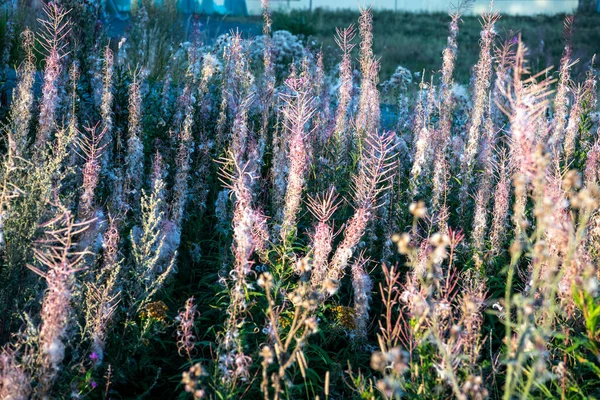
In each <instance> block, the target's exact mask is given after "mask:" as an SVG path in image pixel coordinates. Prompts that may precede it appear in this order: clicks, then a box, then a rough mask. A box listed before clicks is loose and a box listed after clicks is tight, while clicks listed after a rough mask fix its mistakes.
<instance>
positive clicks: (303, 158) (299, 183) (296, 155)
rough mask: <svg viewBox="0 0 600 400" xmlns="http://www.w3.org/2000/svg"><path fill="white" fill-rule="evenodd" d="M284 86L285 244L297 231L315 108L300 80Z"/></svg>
mask: <svg viewBox="0 0 600 400" xmlns="http://www.w3.org/2000/svg"><path fill="white" fill-rule="evenodd" d="M286 86H287V87H288V88H289V89H290V91H291V93H290V94H285V95H282V98H283V101H284V102H285V103H286V107H285V111H284V115H285V122H286V126H285V129H286V130H287V135H288V142H289V173H288V182H287V190H286V193H285V199H284V207H283V220H282V222H281V230H280V232H279V236H280V238H281V240H282V241H283V242H284V243H287V241H288V239H290V236H293V235H294V233H295V232H294V231H295V229H296V218H297V214H298V211H300V205H301V202H302V191H303V190H304V185H305V179H306V178H305V174H306V169H307V161H308V160H307V146H306V140H307V136H308V135H307V133H306V125H307V123H308V121H309V120H310V119H311V117H312V115H313V113H314V108H313V106H312V103H313V98H312V97H311V96H310V94H309V91H308V90H307V88H306V82H305V81H304V79H302V78H295V79H288V80H287V81H286Z"/></svg>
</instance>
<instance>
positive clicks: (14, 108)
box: [8, 29, 36, 157]
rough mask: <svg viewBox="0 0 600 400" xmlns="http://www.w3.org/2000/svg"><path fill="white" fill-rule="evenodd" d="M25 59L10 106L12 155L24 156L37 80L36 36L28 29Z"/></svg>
mask: <svg viewBox="0 0 600 400" xmlns="http://www.w3.org/2000/svg"><path fill="white" fill-rule="evenodd" d="M21 40H22V46H23V50H24V51H25V59H24V60H23V62H22V64H21V66H20V67H19V68H18V70H17V76H18V78H19V81H18V83H17V87H16V88H15V90H14V91H13V99H12V104H11V106H10V121H11V122H10V128H11V129H10V130H9V131H8V133H9V134H8V149H9V150H10V151H11V152H12V155H14V156H16V157H23V156H24V155H25V152H26V150H27V146H28V134H29V128H30V126H31V125H30V124H31V111H32V106H33V100H34V97H33V83H34V81H35V71H36V67H35V62H36V60H35V56H34V54H33V47H34V45H35V38H34V34H33V32H31V31H30V30H29V29H26V30H25V31H23V33H21Z"/></svg>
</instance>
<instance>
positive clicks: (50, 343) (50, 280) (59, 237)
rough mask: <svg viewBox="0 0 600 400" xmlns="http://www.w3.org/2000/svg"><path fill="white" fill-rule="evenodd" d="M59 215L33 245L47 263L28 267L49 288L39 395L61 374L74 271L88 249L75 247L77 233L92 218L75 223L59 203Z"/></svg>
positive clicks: (44, 304) (79, 267)
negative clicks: (79, 249)
mask: <svg viewBox="0 0 600 400" xmlns="http://www.w3.org/2000/svg"><path fill="white" fill-rule="evenodd" d="M60 208H61V210H60V212H59V215H58V216H57V217H56V218H54V219H52V220H50V221H48V222H46V223H44V224H42V226H41V227H42V228H45V229H46V232H45V235H44V237H42V238H41V239H39V240H38V241H37V242H36V244H37V246H36V247H35V248H34V255H35V259H36V260H37V262H38V263H39V264H40V265H42V266H44V267H46V268H47V271H46V272H44V271H42V270H40V269H39V268H37V267H35V266H32V265H28V267H29V268H30V269H31V270H32V271H34V272H35V273H37V274H38V275H40V276H41V277H43V278H44V279H45V280H46V283H47V285H48V290H47V292H46V294H45V296H44V300H43V302H42V310H41V312H40V314H41V317H42V322H41V326H40V327H39V347H40V353H39V355H38V357H39V360H38V363H39V368H38V370H37V378H38V379H39V384H38V386H37V387H36V392H37V395H38V396H39V397H44V396H47V395H49V394H50V390H51V388H52V384H53V382H54V380H55V379H56V377H57V375H58V371H59V369H60V364H61V363H62V361H63V359H64V357H65V343H64V341H65V340H66V338H67V330H68V327H69V321H70V314H71V297H72V296H73V292H74V290H75V274H76V273H77V272H79V271H81V270H82V267H83V265H82V261H83V258H84V256H85V255H86V254H87V252H86V251H74V250H73V249H75V248H76V245H77V242H75V237H76V236H77V235H79V234H80V233H82V232H84V231H85V230H86V229H87V228H88V226H89V224H90V222H91V221H84V222H79V223H75V222H74V219H73V217H72V216H71V213H70V211H68V210H67V209H65V208H63V207H60Z"/></svg>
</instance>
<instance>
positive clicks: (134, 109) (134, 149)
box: [125, 71, 144, 207]
mask: <svg viewBox="0 0 600 400" xmlns="http://www.w3.org/2000/svg"><path fill="white" fill-rule="evenodd" d="M141 85H142V82H141V76H140V73H138V71H135V72H134V74H133V81H132V82H131V84H130V85H129V127H128V129H129V132H128V135H129V137H128V138H127V155H126V156H125V165H126V174H125V178H126V184H127V187H128V190H129V195H130V196H131V198H132V200H133V201H132V203H131V204H133V205H134V207H136V206H135V205H136V204H138V202H139V199H140V196H141V189H142V174H143V172H144V145H143V142H142V137H141V136H142V94H141Z"/></svg>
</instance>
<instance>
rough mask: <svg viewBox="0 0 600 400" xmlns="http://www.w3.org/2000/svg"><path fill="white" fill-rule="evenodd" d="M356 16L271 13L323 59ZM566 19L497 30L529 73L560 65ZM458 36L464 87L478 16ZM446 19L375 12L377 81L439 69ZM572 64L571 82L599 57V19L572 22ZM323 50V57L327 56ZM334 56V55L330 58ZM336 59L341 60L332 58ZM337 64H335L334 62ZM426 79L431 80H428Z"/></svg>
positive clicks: (276, 24)
mask: <svg viewBox="0 0 600 400" xmlns="http://www.w3.org/2000/svg"><path fill="white" fill-rule="evenodd" d="M358 16H359V13H358V12H355V11H328V10H324V9H316V10H315V11H313V12H309V11H292V12H290V13H274V15H273V29H274V30H280V29H282V30H288V31H290V32H292V33H293V34H296V35H304V37H306V38H307V39H309V40H310V41H312V42H315V44H317V45H321V46H322V47H323V50H324V54H326V55H331V54H336V55H337V49H336V46H335V43H334V37H335V28H336V27H344V26H348V25H350V24H352V23H355V21H356V20H357V19H358ZM564 18H565V15H561V14H557V15H539V16H505V15H503V16H502V17H501V18H500V20H499V21H498V23H497V24H496V26H497V30H498V33H499V34H500V37H501V38H510V37H512V36H516V35H518V34H519V33H520V34H521V35H522V37H523V41H524V42H525V43H526V44H527V46H528V47H529V50H530V56H529V60H530V62H531V67H532V70H533V71H539V70H541V69H544V68H546V66H554V67H555V68H553V70H556V67H557V66H558V64H559V61H560V57H561V54H562V51H563V49H564V46H565V41H564V36H563V21H564ZM462 20H463V24H462V25H461V27H460V32H459V35H458V56H457V60H456V75H455V76H456V80H457V81H458V82H461V83H468V81H469V77H470V69H471V68H472V66H473V65H475V64H476V63H477V58H478V54H479V34H480V32H481V25H480V21H479V18H478V17H477V16H464V17H463V18H462ZM448 22H449V17H448V15H447V14H444V13H432V14H426V13H421V14H415V13H407V12H390V11H373V36H374V52H375V55H376V56H378V57H381V74H380V78H381V80H385V79H388V78H389V77H390V75H391V74H393V73H394V71H395V70H396V67H397V66H398V65H402V66H403V67H405V68H408V69H410V70H411V71H413V72H419V71H423V70H425V71H426V72H431V71H429V70H427V68H431V66H432V65H438V66H439V67H440V68H441V64H442V62H441V57H442V50H443V49H444V46H445V45H446V37H447V36H448ZM573 48H574V49H573V50H574V54H573V56H574V58H579V59H580V60H581V61H580V62H579V63H578V64H577V65H576V66H575V67H574V76H575V77H577V76H578V75H579V74H582V73H584V72H585V71H586V70H587V69H588V68H589V65H590V62H591V59H592V56H593V55H594V54H600V14H597V13H579V14H577V15H576V16H575V30H574V33H573ZM325 50H327V51H325ZM332 50H333V53H332ZM336 59H339V58H337V57H336ZM335 62H337V61H335ZM428 75H429V74H428Z"/></svg>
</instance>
